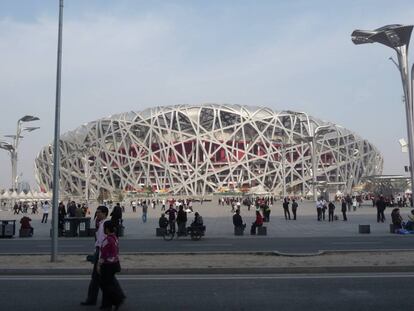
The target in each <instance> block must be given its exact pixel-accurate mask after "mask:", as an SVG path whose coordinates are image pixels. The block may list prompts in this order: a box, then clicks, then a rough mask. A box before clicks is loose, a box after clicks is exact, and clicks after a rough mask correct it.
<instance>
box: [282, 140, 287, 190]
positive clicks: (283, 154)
mask: <svg viewBox="0 0 414 311" xmlns="http://www.w3.org/2000/svg"><path fill="white" fill-rule="evenodd" d="M285 159H286V146H285V143H284V142H282V178H283V184H282V185H283V198H286V170H285Z"/></svg>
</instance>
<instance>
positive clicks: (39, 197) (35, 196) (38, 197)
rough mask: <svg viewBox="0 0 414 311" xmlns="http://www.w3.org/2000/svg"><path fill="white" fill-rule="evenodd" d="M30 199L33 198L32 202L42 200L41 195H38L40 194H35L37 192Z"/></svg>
mask: <svg viewBox="0 0 414 311" xmlns="http://www.w3.org/2000/svg"><path fill="white" fill-rule="evenodd" d="M32 197H33V199H34V200H40V199H41V198H42V197H41V195H40V193H39V192H37V191H35V192H33V196H32Z"/></svg>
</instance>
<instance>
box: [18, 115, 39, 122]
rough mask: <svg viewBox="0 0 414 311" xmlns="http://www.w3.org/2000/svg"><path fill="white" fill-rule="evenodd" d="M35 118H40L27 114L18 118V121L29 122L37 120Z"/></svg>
mask: <svg viewBox="0 0 414 311" xmlns="http://www.w3.org/2000/svg"><path fill="white" fill-rule="evenodd" d="M37 120H40V119H39V118H38V117H34V116H28V115H27V116H24V117H22V118H20V119H19V121H20V122H30V121H37Z"/></svg>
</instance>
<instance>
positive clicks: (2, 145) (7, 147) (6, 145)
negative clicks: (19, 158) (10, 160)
mask: <svg viewBox="0 0 414 311" xmlns="http://www.w3.org/2000/svg"><path fill="white" fill-rule="evenodd" d="M0 149H4V150H7V151H14V147H13V145H12V144H9V143H7V142H5V141H1V142H0Z"/></svg>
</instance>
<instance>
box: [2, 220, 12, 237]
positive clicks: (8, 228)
mask: <svg viewBox="0 0 414 311" xmlns="http://www.w3.org/2000/svg"><path fill="white" fill-rule="evenodd" d="M15 233H16V220H13V219H12V220H1V223H0V237H1V238H11V237H13V236H14V235H15Z"/></svg>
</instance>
